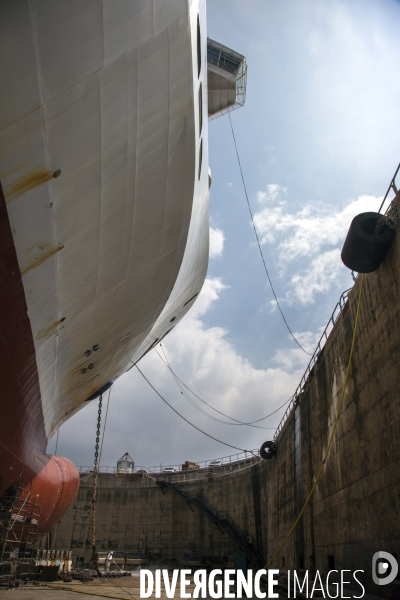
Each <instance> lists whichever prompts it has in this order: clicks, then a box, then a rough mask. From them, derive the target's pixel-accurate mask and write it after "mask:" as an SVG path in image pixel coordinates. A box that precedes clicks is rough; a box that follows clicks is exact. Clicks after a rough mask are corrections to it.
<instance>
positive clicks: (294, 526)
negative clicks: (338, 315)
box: [264, 275, 364, 569]
mask: <svg viewBox="0 0 400 600" xmlns="http://www.w3.org/2000/svg"><path fill="white" fill-rule="evenodd" d="M363 282H364V275H362V276H361V282H360V291H359V293H358V304H357V312H356V320H355V323H354V330H353V339H352V341H351V348H350V356H349V362H348V363H347V370H346V377H345V380H344V383H343V388H342V394H341V397H340V402H339V407H338V410H337V414H336V419H335V422H334V424H333V428H332V431H331V435H330V436H329V441H328V445H327V448H326V451H325V455H324V458H323V461H322V463H321V466H320V468H319V471H318V474H317V477H316V478H315V481H314V483H313V486H312V488H311V490H310V493H309V494H308V496H307V500H306V501H305V503H304V505H303V508H302V509H301V511H300V513H299V515H298V517H297V519H296V520H295V522H294V523H293V525H292V527H291V528H290V531H289V533H288V534H287V536H286V537H285V539H284V540H283V542H282V544H281V545H280V546H279V548H278V550H277V551H276V552H275V554H274V555H273V556H272V558H270V559H269V561H268V562H267V564H266V565H265V567H264V569H268V567H269V565H270V564H271V563H272V561H273V560H275V558H276V557H277V556H278V554H279V552H280V551H281V550H282V548H283V547H284V546H285V544H286V542H287V541H288V539H289V538H290V536H291V535H292V533H293V531H294V530H295V529H296V527H297V525H298V523H299V521H300V519H301V517H302V516H303V513H304V511H305V510H306V508H307V505H308V503H309V502H310V500H311V498H312V497H313V494H314V491H315V488H316V487H317V484H318V481H319V480H320V477H321V475H322V471H323V470H324V466H325V462H326V459H327V457H328V454H329V450H330V449H331V446H332V442H333V436H334V435H335V431H336V427H337V424H338V421H339V417H340V413H341V410H342V405H343V400H344V393H345V391H346V387H347V382H348V379H349V375H350V367H351V360H352V358H353V350H354V344H355V341H356V333H357V325H358V317H359V315H360V306H361V296H362V289H363Z"/></svg>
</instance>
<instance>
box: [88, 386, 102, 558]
mask: <svg viewBox="0 0 400 600" xmlns="http://www.w3.org/2000/svg"><path fill="white" fill-rule="evenodd" d="M102 402H103V396H100V397H99V409H98V411H97V431H96V445H95V452H94V472H93V474H94V477H93V495H92V558H91V563H92V564H93V567H94V569H96V570H98V569H99V564H98V554H97V552H96V496H97V476H98V473H99V441H100V425H101V406H102Z"/></svg>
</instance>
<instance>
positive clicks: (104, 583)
mask: <svg viewBox="0 0 400 600" xmlns="http://www.w3.org/2000/svg"><path fill="white" fill-rule="evenodd" d="M193 587H194V586H193V585H192V586H188V588H187V591H188V592H189V591H190V590H191V589H192V590H193ZM79 597H80V598H82V600H84V599H85V598H87V599H88V600H89V598H90V597H91V598H99V599H101V598H114V599H117V600H140V595H139V577H130V578H129V577H127V578H125V577H123V578H119V579H100V580H94V581H91V582H88V583H82V582H80V581H72V582H71V583H64V582H62V581H60V582H55V583H48V584H41V585H39V586H35V585H32V584H28V585H23V584H22V585H21V586H20V587H19V588H17V589H13V590H4V589H0V599H1V600H3V598H4V599H5V598H7V600H78V599H79ZM166 597H167V596H166V594H165V591H164V588H163V587H162V589H161V598H166ZM174 597H175V598H180V597H181V596H180V593H179V588H178V589H177V593H176V594H175V596H174ZM151 598H155V595H154V594H153V595H152V596H151ZM207 598H209V596H207ZM279 598H286V596H284V595H280V596H279ZM363 598H364V599H365V600H382V599H381V598H379V597H378V596H373V595H371V594H365V596H363ZM254 600H255V596H254Z"/></svg>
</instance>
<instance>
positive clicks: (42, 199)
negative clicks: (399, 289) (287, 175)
mask: <svg viewBox="0 0 400 600" xmlns="http://www.w3.org/2000/svg"><path fill="white" fill-rule="evenodd" d="M0 12H1V19H0V29H1V31H0V36H1V38H2V40H3V41H4V42H5V47H7V52H6V53H5V54H4V55H3V57H2V62H3V64H2V66H1V70H0V74H1V77H2V79H3V81H2V83H1V89H2V93H1V96H0V180H1V186H2V190H3V200H4V203H5V205H4V207H3V208H4V210H3V212H2V215H3V222H2V227H3V226H4V228H9V229H7V232H6V233H7V236H8V238H7V236H5V237H4V239H6V238H7V239H9V240H12V245H13V248H11V241H10V243H8V245H6V244H4V247H3V248H2V249H1V252H2V253H3V261H4V264H5V265H6V267H7V268H8V266H9V265H11V264H14V265H15V267H16V266H18V267H16V268H15V269H14V268H13V270H12V272H11V273H10V277H11V278H12V281H13V282H14V283H13V285H14V284H15V286H17V287H18V286H20V287H19V288H18V289H19V290H20V291H19V292H18V294H19V296H18V298H19V300H18V302H14V303H13V302H12V301H11V300H12V299H10V298H9V297H8V296H7V293H8V292H7V289H11V286H10V285H8V284H7V285H3V289H2V293H3V294H4V295H5V299H6V301H7V306H8V307H9V314H8V313H7V319H5V320H4V322H2V325H1V333H2V336H3V339H6V342H7V343H5V346H4V348H5V349H4V356H5V359H4V361H3V366H4V368H3V371H2V374H1V377H2V381H3V382H4V380H5V379H7V385H9V389H10V394H11V393H12V392H11V390H12V389H14V388H15V389H17V387H18V385H19V384H21V378H25V380H24V381H23V382H22V384H21V385H19V389H20V391H19V392H18V394H19V396H20V397H19V399H15V398H14V399H12V398H11V397H10V398H8V400H6V402H8V404H9V405H10V406H12V405H13V402H19V403H20V404H21V406H20V409H19V412H18V417H17V416H16V415H11V414H10V418H9V421H8V422H7V423H3V426H2V432H1V434H2V437H1V439H2V443H3V446H4V448H5V449H6V450H5V453H4V455H5V457H6V458H5V459H4V464H2V465H1V470H2V473H3V481H2V482H1V481H0V494H1V492H2V491H4V489H5V488H6V487H7V486H8V485H9V484H10V482H12V481H13V480H14V479H15V473H16V471H17V469H18V468H19V469H22V471H23V472H25V473H26V474H27V476H28V477H32V474H35V473H36V474H37V473H38V472H40V471H42V470H43V468H44V467H43V464H45V465H46V464H47V463H48V461H47V462H46V458H45V454H44V453H45V449H46V443H47V440H48V439H49V438H50V437H51V436H52V435H53V434H54V432H55V431H56V430H57V429H58V428H59V427H60V426H61V425H62V423H63V422H65V421H66V420H67V419H68V418H69V417H70V416H72V415H73V414H75V413H76V412H77V411H78V410H79V409H80V408H82V407H83V406H84V404H85V401H87V399H88V398H89V397H90V396H91V395H93V394H95V393H96V392H97V391H98V390H99V389H101V388H102V386H104V385H106V384H107V383H108V382H110V381H112V380H115V379H116V378H118V377H120V376H121V375H122V374H123V373H124V372H126V370H127V369H128V368H129V367H130V366H131V365H132V364H133V363H134V362H136V361H137V360H139V359H140V357H141V356H142V355H143V354H144V353H145V352H146V351H148V349H149V348H150V347H151V346H152V345H153V344H154V342H155V341H156V340H158V339H161V338H162V337H163V336H164V335H165V334H166V333H167V332H168V331H169V330H171V328H172V327H173V326H175V325H176V324H177V323H178V322H179V320H180V319H181V318H182V316H183V315H184V314H185V313H186V312H187V310H188V309H189V308H190V306H191V305H192V303H193V301H194V299H195V297H196V295H197V294H198V293H199V291H200V289H201V287H202V284H203V282H204V279H205V274H206V269H207V263H208V136H207V62H206V22H205V2H204V0H203V1H201V0H193V1H191V2H188V0H173V1H171V0H164V1H161V0H155V1H150V0H141V1H139V0H134V1H133V0H131V1H129V2H118V1H116V0H108V1H106V0H103V2H101V1H99V0H84V1H82V0H79V1H78V0H69V1H68V2H65V1H64V0H63V1H60V0H33V1H32V2H28V1H25V0H17V1H13V0H6V1H4V2H3V3H2V6H1V9H0ZM199 31H200V39H199V36H198V34H199ZM198 44H199V47H198ZM200 85H201V86H202V88H201V89H202V92H201V94H199V88H200ZM203 113H204V115H203ZM57 171H61V174H60V175H59V176H58V177H53V174H56V175H57V174H58V173H57ZM4 231H6V229H4ZM12 252H14V253H15V256H13V257H12V259H10V258H9V255H10V253H12ZM12 261H14V262H12ZM7 265H8V266H7ZM17 270H18V273H17V272H16V271H17ZM10 281H11V280H10ZM17 287H16V289H17ZM13 293H14V296H15V294H16V293H17V292H13ZM15 297H16V296H15ZM24 302H25V307H26V308H24ZM26 312H27V315H28V318H27V316H26ZM13 327H14V329H13ZM13 331H14V335H13ZM22 331H23V335H24V336H25V338H26V340H27V341H26V343H25V346H24V348H25V352H26V354H27V357H28V358H26V365H28V364H29V368H24V369H22V371H21V375H18V377H17V376H16V375H15V374H13V373H12V371H13V369H14V371H15V368H17V367H16V361H17V358H15V357H14V358H12V359H11V358H10V361H11V362H10V363H9V364H8V363H7V364H8V366H7V367H6V362H5V361H6V358H7V357H6V353H7V352H8V350H7V348H9V347H10V346H13V347H15V349H16V350H17V349H18V344H19V343H20V340H19V339H18V336H19V332H22ZM25 338H24V339H25ZM29 348H31V350H29ZM29 352H30V354H29ZM17 355H18V352H17V351H16V353H15V356H17ZM29 356H30V358H29ZM7 360H8V359H7ZM8 379H10V381H8ZM17 384H18V385H17ZM13 386H14V388H13ZM21 386H22V387H21ZM24 386H25V387H26V388H27V389H28V388H29V393H28V394H26V393H25V392H24V391H23V389H22V388H24ZM15 393H16V392H15ZM21 415H22V417H21ZM16 420H17V422H15V421H16ZM33 422H34V426H32V423H33ZM40 457H41V458H40ZM48 458H50V457H48ZM6 463H7V464H6ZM9 463H10V464H9ZM10 467H11V468H10ZM12 470H14V471H13V472H14V475H13V476H11V475H10V471H12ZM71 494H72V492H71ZM53 517H54V519H55V518H56V515H55V513H54V515H53ZM54 519H53V518H51V519H50V518H49V520H48V528H49V527H50V522H53V520H54Z"/></svg>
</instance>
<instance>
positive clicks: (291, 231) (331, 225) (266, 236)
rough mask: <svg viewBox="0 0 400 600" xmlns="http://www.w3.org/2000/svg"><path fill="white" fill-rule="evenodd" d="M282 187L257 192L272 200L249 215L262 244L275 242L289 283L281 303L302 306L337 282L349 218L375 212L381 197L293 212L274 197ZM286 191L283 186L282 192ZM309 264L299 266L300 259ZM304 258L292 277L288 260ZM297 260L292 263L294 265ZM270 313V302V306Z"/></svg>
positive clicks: (359, 198)
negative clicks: (344, 204)
mask: <svg viewBox="0 0 400 600" xmlns="http://www.w3.org/2000/svg"><path fill="white" fill-rule="evenodd" d="M281 191H282V188H280V187H279V186H278V185H276V184H273V185H272V187H271V185H269V186H267V189H266V191H265V192H263V191H260V192H258V193H257V201H258V202H260V199H261V202H264V201H268V200H269V199H273V200H274V201H275V204H274V206H271V205H270V204H269V205H268V206H265V207H263V208H262V209H261V210H260V211H259V212H257V213H255V215H254V222H255V224H256V227H257V231H258V234H259V236H260V238H261V243H262V244H267V243H268V244H275V248H276V252H275V255H276V256H277V259H276V260H277V262H278V264H279V266H280V267H281V269H282V272H281V275H283V273H286V275H285V280H286V281H288V282H289V289H288V291H287V292H286V296H285V297H284V298H282V299H280V300H279V302H280V303H287V304H293V303H294V302H300V303H301V304H303V305H307V304H311V303H313V302H315V296H316V294H321V293H326V292H328V291H329V290H330V288H331V287H332V285H335V284H336V285H337V286H340V283H341V282H340V277H341V271H342V269H343V265H342V262H341V259H340V248H341V246H342V244H343V241H344V239H345V237H346V234H347V231H348V229H349V226H350V223H351V221H352V219H353V218H354V217H355V216H356V215H357V214H359V213H362V212H367V211H377V210H378V208H379V206H380V203H381V200H382V198H378V197H376V196H368V195H364V196H359V197H358V198H357V199H355V200H352V201H351V202H349V203H348V204H347V206H345V207H344V208H342V209H338V208H335V207H334V206H331V205H325V206H323V205H319V206H312V205H311V204H307V205H306V206H304V207H303V208H301V209H300V210H298V211H296V212H293V213H291V212H289V206H290V205H289V202H288V201H286V200H285V201H278V198H279V195H280V193H281ZM284 192H285V193H286V190H284ZM311 257H312V260H311V262H310V263H309V264H308V266H307V267H305V268H303V264H304V259H307V258H308V259H310V258H311ZM298 259H303V263H302V264H301V267H300V270H298V271H297V272H296V273H295V274H294V275H293V274H289V275H288V274H287V272H288V271H289V273H291V272H292V271H293V264H292V263H293V262H294V261H296V260H298ZM298 265H299V263H298V262H297V263H296V266H297V268H299V267H298ZM269 309H270V310H271V312H274V310H275V309H276V306H275V302H274V301H272V302H271V303H270V305H269Z"/></svg>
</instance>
